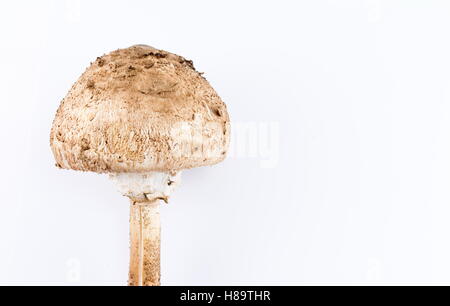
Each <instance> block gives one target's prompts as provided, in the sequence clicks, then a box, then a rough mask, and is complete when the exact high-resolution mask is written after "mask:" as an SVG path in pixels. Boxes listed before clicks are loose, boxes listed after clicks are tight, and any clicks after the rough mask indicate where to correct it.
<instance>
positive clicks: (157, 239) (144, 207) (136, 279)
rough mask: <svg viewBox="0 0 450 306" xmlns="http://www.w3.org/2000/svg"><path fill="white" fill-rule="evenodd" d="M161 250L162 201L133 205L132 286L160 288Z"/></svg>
mask: <svg viewBox="0 0 450 306" xmlns="http://www.w3.org/2000/svg"><path fill="white" fill-rule="evenodd" d="M160 249H161V222H160V217H159V201H158V200H156V201H154V202H152V203H136V202H134V201H131V211H130V272H129V278H128V285H129V286H159V285H160V278H161V268H160Z"/></svg>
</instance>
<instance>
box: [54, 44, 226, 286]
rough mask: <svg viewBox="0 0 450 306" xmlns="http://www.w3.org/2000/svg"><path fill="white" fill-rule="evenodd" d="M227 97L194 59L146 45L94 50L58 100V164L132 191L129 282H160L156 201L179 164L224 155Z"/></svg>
mask: <svg viewBox="0 0 450 306" xmlns="http://www.w3.org/2000/svg"><path fill="white" fill-rule="evenodd" d="M229 141H230V122H229V116H228V113H227V109H226V106H225V104H224V103H223V102H222V100H221V99H220V97H219V96H218V95H217V93H216V92H215V91H214V89H213V88H212V87H211V86H210V84H209V83H208V81H206V79H205V78H203V76H202V74H201V73H199V72H197V71H196V70H195V68H194V66H193V64H192V62H191V61H189V60H186V59H185V58H183V57H181V56H178V55H175V54H172V53H169V52H166V51H163V50H158V49H155V48H152V47H149V46H146V45H136V46H132V47H130V48H127V49H120V50H117V51H114V52H112V53H110V54H107V55H104V56H102V57H99V58H97V60H96V61H95V62H93V63H92V64H91V66H90V67H89V68H88V69H87V70H86V71H85V72H84V73H83V75H82V76H81V77H80V78H79V79H78V81H77V82H76V83H75V84H74V85H73V87H72V88H71V89H70V91H69V93H68V94H67V96H66V97H65V98H64V100H63V101H62V102H61V105H60V107H59V109H58V111H57V113H56V116H55V119H54V122H53V127H52V130H51V135H50V144H51V148H52V151H53V154H54V157H55V160H56V165H57V167H59V168H63V169H72V170H78V171H91V172H97V173H102V174H108V175H109V176H110V178H111V179H112V180H113V181H114V182H115V183H116V185H117V187H118V189H119V191H120V192H121V193H122V194H123V195H125V196H127V197H129V199H130V201H131V212H130V247H131V250H130V270H129V280H128V284H129V285H130V286H158V285H160V275H161V274H160V231H161V230H160V220H159V206H160V205H159V203H160V202H161V201H164V202H167V201H168V199H169V197H170V195H171V192H172V190H173V189H174V188H175V187H176V186H177V185H178V184H179V181H180V175H181V171H182V170H184V169H190V168H194V167H200V166H208V165H213V164H216V163H219V162H221V161H223V160H224V159H225V157H226V154H227V150H228V146H229Z"/></svg>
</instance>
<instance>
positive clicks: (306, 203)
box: [0, 0, 450, 285]
mask: <svg viewBox="0 0 450 306" xmlns="http://www.w3.org/2000/svg"><path fill="white" fill-rule="evenodd" d="M449 16H450V3H449V2H448V1H411V0H405V1H381V0H380V1H378V0H368V1H367V0H366V1H364V0H361V1H348V0H347V1H338V0H335V1H331V0H330V1H221V2H219V1H181V0H180V1H145V2H144V1H87V0H69V1H61V0H54V1H2V2H0V39H1V48H0V67H1V71H0V101H1V111H0V116H1V118H0V119H1V120H0V140H1V144H0V148H1V150H0V158H1V161H2V167H1V175H0V186H1V187H0V192H1V200H0V202H1V203H0V284H57V285H96V284H101V285H123V284H126V279H127V270H128V208H129V207H128V201H127V199H126V198H123V197H121V195H120V194H119V193H118V192H117V191H116V190H115V187H114V186H113V185H112V183H111V182H110V181H109V180H108V179H107V178H106V177H105V176H100V175H96V174H88V173H77V172H74V171H62V170H58V169H56V168H55V167H54V162H53V156H52V154H51V151H50V149H49V131H50V127H51V122H52V120H53V116H54V114H55V111H56V109H57V107H58V105H59V102H60V101H61V99H62V98H63V97H64V96H65V94H66V92H67V91H68V89H69V88H70V86H71V85H72V83H73V82H74V81H75V80H76V79H77V78H78V76H79V75H80V74H81V73H82V72H83V71H84V69H85V68H86V67H87V66H88V65H89V62H91V61H93V60H95V58H96V57H97V56H99V55H102V54H103V53H106V52H109V51H112V50H114V49H117V48H124V47H128V46H131V45H134V44H149V45H152V46H154V47H157V48H161V49H165V50H168V51H171V52H174V53H178V54H180V55H183V56H184V57H186V58H188V59H192V60H193V61H194V63H195V65H196V68H197V69H198V70H199V71H205V72H206V74H205V76H206V78H207V79H208V80H209V81H210V82H211V84H212V85H213V86H214V87H215V88H216V89H217V91H218V93H219V94H220V95H221V96H222V98H223V100H224V101H225V102H226V103H227V105H228V109H229V112H230V115H231V117H232V121H233V127H234V133H233V144H234V145H233V148H232V151H231V156H230V157H229V158H228V159H227V160H226V161H225V162H224V163H222V164H220V165H217V166H214V167H208V168H201V169H194V170H190V171H187V172H185V173H184V177H183V184H182V185H181V187H180V188H179V189H178V190H177V191H176V192H175V194H174V195H173V197H172V199H171V203H170V205H167V206H164V207H163V210H162V224H163V237H162V239H163V244H162V283H163V284H165V285H266V284H267V285H269V284H271V285H281V284H317V283H320V284H322V283H327V284H329V283H333V284H337V283H338V284H343V283H423V282H436V283H437V282H440V283H448V284H450V261H449V260H448V259H449V258H450V242H449V241H450V239H449V238H450V237H449V236H450V222H449V220H450V56H449V54H450V40H449V38H448V36H449V35H448V29H449V28H450V18H449Z"/></svg>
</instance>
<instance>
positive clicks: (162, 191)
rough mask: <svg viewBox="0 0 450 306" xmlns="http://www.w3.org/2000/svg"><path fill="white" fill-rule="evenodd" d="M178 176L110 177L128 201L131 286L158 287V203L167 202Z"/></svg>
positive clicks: (120, 174) (159, 274)
mask: <svg viewBox="0 0 450 306" xmlns="http://www.w3.org/2000/svg"><path fill="white" fill-rule="evenodd" d="M180 177H181V172H180V171H179V172H148V173H111V174H110V178H111V180H113V182H114V183H115V184H116V186H117V188H118V189H119V191H120V192H121V193H122V194H123V195H124V196H126V197H128V198H130V200H131V208H130V272H129V278H128V285H130V286H159V285H160V278H161V268H160V248H161V223H160V219H159V207H160V203H161V201H164V202H166V203H167V202H168V200H169V197H170V195H171V193H172V191H173V189H174V188H175V187H176V186H177V185H178V184H179V182H180Z"/></svg>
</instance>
